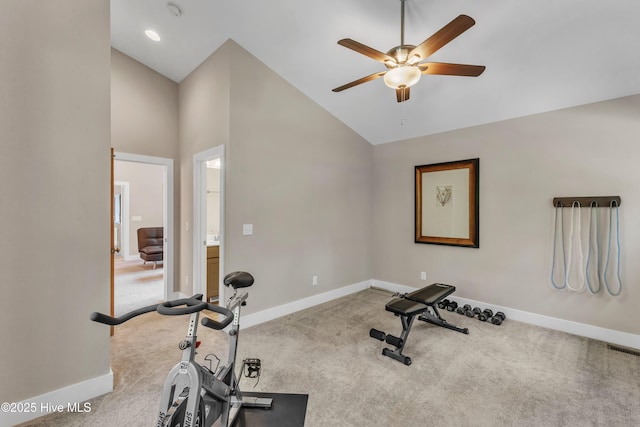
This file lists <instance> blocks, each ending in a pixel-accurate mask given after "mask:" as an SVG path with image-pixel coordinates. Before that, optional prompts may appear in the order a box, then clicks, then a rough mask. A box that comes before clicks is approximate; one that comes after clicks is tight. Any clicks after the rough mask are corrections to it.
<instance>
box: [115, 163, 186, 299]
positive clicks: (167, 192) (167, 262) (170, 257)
mask: <svg viewBox="0 0 640 427" xmlns="http://www.w3.org/2000/svg"><path fill="white" fill-rule="evenodd" d="M114 158H115V160H121V161H125V162H135V163H146V164H150V165H160V166H163V179H164V185H163V192H162V193H163V195H162V210H163V215H162V227H163V228H164V230H165V233H164V255H163V261H162V264H163V269H164V274H163V279H164V299H165V301H166V300H170V299H173V298H174V296H175V295H174V291H173V271H174V260H175V257H174V247H175V245H174V215H173V212H174V184H173V159H168V158H164V157H154V156H143V155H139V154H129V153H120V152H115V153H114ZM123 214H124V213H123Z"/></svg>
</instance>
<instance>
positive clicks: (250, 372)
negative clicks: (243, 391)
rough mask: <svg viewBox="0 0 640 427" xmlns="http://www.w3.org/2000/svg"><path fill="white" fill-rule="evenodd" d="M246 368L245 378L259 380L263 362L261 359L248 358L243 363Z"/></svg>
mask: <svg viewBox="0 0 640 427" xmlns="http://www.w3.org/2000/svg"><path fill="white" fill-rule="evenodd" d="M242 363H244V366H245V368H246V371H245V374H244V376H245V377H247V378H258V377H259V376H260V370H261V362H260V359H255V358H248V359H244V360H243V361H242Z"/></svg>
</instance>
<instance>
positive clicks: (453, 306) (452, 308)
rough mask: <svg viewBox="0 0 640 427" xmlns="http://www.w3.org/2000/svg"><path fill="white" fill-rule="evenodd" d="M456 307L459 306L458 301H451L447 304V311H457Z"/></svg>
mask: <svg viewBox="0 0 640 427" xmlns="http://www.w3.org/2000/svg"><path fill="white" fill-rule="evenodd" d="M456 308H458V303H457V302H455V301H449V304H448V305H447V311H455V310H456Z"/></svg>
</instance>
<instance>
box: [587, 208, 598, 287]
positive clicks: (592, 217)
mask: <svg viewBox="0 0 640 427" xmlns="http://www.w3.org/2000/svg"><path fill="white" fill-rule="evenodd" d="M592 246H594V253H595V264H596V272H595V273H596V277H597V278H598V280H597V282H598V289H595V290H594V289H593V288H592V287H591V281H590V280H589V264H590V263H591V247H592ZM599 254H600V249H599V247H598V202H596V201H593V202H591V204H590V205H589V237H588V241H587V263H586V266H585V269H584V276H585V278H586V281H587V286H588V287H589V291H590V292H591V293H592V294H597V293H598V292H600V288H601V287H602V285H601V284H600V283H601V282H600V255H599Z"/></svg>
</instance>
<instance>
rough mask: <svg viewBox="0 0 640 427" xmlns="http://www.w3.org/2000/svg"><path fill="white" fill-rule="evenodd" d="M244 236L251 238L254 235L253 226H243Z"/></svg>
mask: <svg viewBox="0 0 640 427" xmlns="http://www.w3.org/2000/svg"><path fill="white" fill-rule="evenodd" d="M242 234H243V235H244V236H250V235H252V234H253V224H242Z"/></svg>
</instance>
